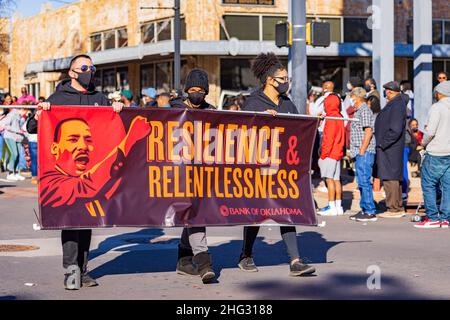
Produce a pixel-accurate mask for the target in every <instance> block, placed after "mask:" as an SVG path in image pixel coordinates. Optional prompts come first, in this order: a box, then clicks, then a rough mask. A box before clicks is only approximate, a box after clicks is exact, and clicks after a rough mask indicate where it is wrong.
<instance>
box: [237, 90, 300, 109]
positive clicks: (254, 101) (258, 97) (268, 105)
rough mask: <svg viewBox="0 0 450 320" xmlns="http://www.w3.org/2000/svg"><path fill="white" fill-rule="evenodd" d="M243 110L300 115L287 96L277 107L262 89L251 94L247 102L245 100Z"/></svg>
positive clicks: (281, 99)
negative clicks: (269, 110) (273, 111)
mask: <svg viewBox="0 0 450 320" xmlns="http://www.w3.org/2000/svg"><path fill="white" fill-rule="evenodd" d="M242 109H243V110H244V111H258V112H265V111H266V110H268V109H272V110H275V111H276V112H278V113H291V114H298V110H297V108H296V107H295V105H294V103H293V102H292V101H291V99H289V98H288V97H287V96H286V95H281V96H280V101H279V103H278V106H277V105H276V104H275V103H273V101H272V100H270V98H269V97H268V96H266V94H265V93H264V91H263V89H262V88H260V89H258V90H256V91H254V92H252V93H251V94H250V96H249V97H248V98H247V100H245V103H244V106H243V108H242Z"/></svg>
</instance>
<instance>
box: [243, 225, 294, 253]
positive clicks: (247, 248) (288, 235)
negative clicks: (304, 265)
mask: <svg viewBox="0 0 450 320" xmlns="http://www.w3.org/2000/svg"><path fill="white" fill-rule="evenodd" d="M258 232H259V227H244V244H243V247H242V253H241V259H242V258H244V257H251V256H252V253H253V245H254V244H255V240H256V237H257V236H258ZM280 233H281V237H282V238H283V241H284V244H285V245H286V250H287V252H288V255H289V257H290V258H291V261H292V260H295V259H297V258H299V252H298V246H297V231H296V229H295V227H294V226H287V227H286V226H285V227H280Z"/></svg>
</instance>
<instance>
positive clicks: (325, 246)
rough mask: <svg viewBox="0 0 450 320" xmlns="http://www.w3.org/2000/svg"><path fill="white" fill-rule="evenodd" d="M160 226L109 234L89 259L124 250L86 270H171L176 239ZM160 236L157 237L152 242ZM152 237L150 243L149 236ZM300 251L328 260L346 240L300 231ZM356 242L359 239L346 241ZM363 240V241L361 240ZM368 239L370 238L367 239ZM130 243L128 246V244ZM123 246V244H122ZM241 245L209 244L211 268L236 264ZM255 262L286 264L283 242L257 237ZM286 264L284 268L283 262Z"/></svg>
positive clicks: (96, 274) (304, 256)
mask: <svg viewBox="0 0 450 320" xmlns="http://www.w3.org/2000/svg"><path fill="white" fill-rule="evenodd" d="M162 236H164V232H163V230H162V229H143V230H140V231H138V232H133V233H127V234H122V235H117V236H113V237H110V238H107V239H105V240H104V241H103V242H101V243H100V244H99V246H98V248H97V249H95V250H93V251H91V253H90V260H92V259H95V258H98V257H99V256H101V255H102V254H104V253H106V252H109V251H116V252H124V253H122V254H121V255H120V256H117V257H116V258H114V259H112V260H110V261H108V262H106V263H104V264H102V265H100V266H99V267H97V268H95V269H94V270H92V271H91V272H90V274H91V276H93V277H94V278H101V277H103V276H106V275H113V274H133V273H152V272H172V271H175V268H176V262H177V257H178V255H177V248H178V242H179V240H178V239H170V238H168V239H167V240H165V239H164V237H162ZM159 237H161V238H160V239H161V241H157V242H154V241H155V240H154V239H156V238H159ZM152 239H153V243H152V242H151V240H152ZM297 241H298V245H299V250H300V255H301V257H302V259H304V260H305V262H306V263H313V264H321V263H332V261H331V262H329V261H328V260H327V253H328V251H329V250H330V249H331V248H333V247H335V246H337V245H339V244H341V243H344V242H346V241H337V242H333V241H327V240H326V239H325V238H324V237H323V236H322V234H320V233H318V232H303V233H300V234H298V237H297ZM349 242H360V241H349ZM364 242H365V241H364ZM367 242H370V241H367ZM130 244H131V246H130ZM123 246H126V247H123ZM241 249H242V241H241V240H231V241H229V242H227V243H223V244H219V245H216V246H210V247H209V250H210V252H211V254H212V256H213V264H214V268H215V270H216V271H217V274H218V277H220V272H221V270H222V269H225V268H237V263H238V259H239V255H240V253H241ZM254 259H255V263H256V264H257V265H258V266H260V267H263V266H274V265H282V264H287V263H288V262H289V258H288V255H287V252H286V249H285V246H284V242H283V241H281V240H279V241H277V242H275V243H273V244H268V243H267V242H265V241H263V238H261V237H259V238H257V240H256V242H255V246H254ZM286 268H288V267H287V266H286Z"/></svg>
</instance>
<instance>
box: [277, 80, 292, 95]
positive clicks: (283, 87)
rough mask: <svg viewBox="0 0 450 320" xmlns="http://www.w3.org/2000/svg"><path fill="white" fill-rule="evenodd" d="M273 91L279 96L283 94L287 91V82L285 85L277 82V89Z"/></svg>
mask: <svg viewBox="0 0 450 320" xmlns="http://www.w3.org/2000/svg"><path fill="white" fill-rule="evenodd" d="M275 89H276V90H277V91H278V93H279V94H280V95H282V94H285V93H286V92H288V90H289V82H285V83H279V82H278V87H275Z"/></svg>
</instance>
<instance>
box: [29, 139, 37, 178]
mask: <svg viewBox="0 0 450 320" xmlns="http://www.w3.org/2000/svg"><path fill="white" fill-rule="evenodd" d="M28 147H29V149H30V158H31V175H32V176H33V177H37V142H29V143H28Z"/></svg>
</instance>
